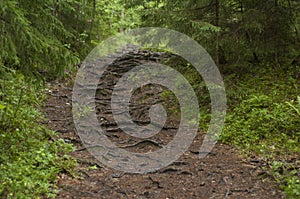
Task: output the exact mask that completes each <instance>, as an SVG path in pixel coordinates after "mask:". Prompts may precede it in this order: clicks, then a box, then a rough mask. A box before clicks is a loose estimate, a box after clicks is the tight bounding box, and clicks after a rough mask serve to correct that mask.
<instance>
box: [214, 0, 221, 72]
mask: <svg viewBox="0 0 300 199" xmlns="http://www.w3.org/2000/svg"><path fill="white" fill-rule="evenodd" d="M215 20H216V22H215V26H219V25H220V1H219V0H216V19H215ZM219 39H220V38H219V33H218V32H217V35H216V55H215V56H216V58H215V59H216V60H215V61H216V65H217V66H220V48H219V42H220V41H219Z"/></svg>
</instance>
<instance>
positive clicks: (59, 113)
mask: <svg viewBox="0 0 300 199" xmlns="http://www.w3.org/2000/svg"><path fill="white" fill-rule="evenodd" d="M125 65H126V64H125ZM112 69H113V67H112ZM113 74H115V73H113ZM111 79H114V77H113V76H110V75H109V74H107V76H106V77H105V78H103V79H101V80H100V83H101V81H102V82H109V81H110V80H111ZM72 84H73V83H72V81H71V82H70V81H52V82H49V83H48V91H47V101H46V104H45V107H44V112H45V114H46V118H47V121H48V124H47V126H48V127H49V128H50V129H52V130H54V131H56V132H57V134H58V136H59V137H60V138H62V139H64V140H65V142H68V143H72V144H73V145H74V146H75V147H76V150H75V151H74V152H72V153H71V154H70V155H71V156H72V157H74V158H75V159H76V160H77V162H78V168H77V169H78V176H77V177H73V176H71V175H69V174H67V173H62V174H61V175H60V176H59V181H58V184H57V186H58V189H59V192H58V195H57V198H108V199H112V198H116V199H118V198H129V199H133V198H136V199H144V198H150V199H152V198H153V199H167V198H168V199H171V198H173V199H181V198H186V199H190V198H197V199H202V198H203V199H213V198H214V199H219V198H220V199H221V198H239V199H240V198H243V199H247V198H260V199H264V198H265V199H270V198H272V199H279V198H284V195H283V193H282V192H281V191H279V189H278V187H277V185H276V183H275V182H274V181H272V179H270V177H268V175H267V173H266V171H265V167H266V163H265V162H264V161H263V160H262V159H260V158H259V157H257V156H254V155H253V156H250V157H244V156H242V155H241V154H240V153H239V151H237V150H236V149H234V148H233V147H232V146H229V145H225V144H222V143H218V144H216V146H215V147H214V149H213V151H212V152H210V153H209V154H208V155H207V156H206V157H205V158H202V159H200V158H199V152H198V150H199V147H200V145H201V142H202V139H203V136H204V133H203V132H198V134H197V136H196V139H195V140H194V142H193V143H192V145H191V146H190V147H189V149H188V150H187V151H186V152H185V153H184V154H183V155H182V156H181V157H180V158H179V159H178V160H176V161H175V162H173V163H172V164H171V165H169V166H167V167H165V168H162V169H160V170H158V171H156V172H153V173H148V174H132V173H124V172H121V171H117V170H114V169H111V168H109V167H108V166H105V165H103V164H102V163H100V162H99V161H97V160H96V159H95V158H94V157H93V156H92V155H91V154H90V153H89V152H88V151H87V149H86V148H85V147H84V145H83V144H82V141H81V140H80V138H79V136H78V135H77V133H76V130H75V126H74V123H73V117H72V89H73V86H72ZM106 85H107V84H106ZM101 89H102V91H103V90H105V88H101ZM149 91H150V93H151V92H153V93H154V92H158V91H155V89H154V90H153V89H151V88H146V89H144V90H140V92H139V93H138V94H137V97H135V98H133V99H132V100H133V101H138V100H139V99H140V98H142V96H144V95H145V94H149ZM103 93H104V94H103ZM110 94H111V93H107V92H106V93H105V92H97V93H96V98H97V99H98V100H100V101H101V99H104V98H105V97H104V96H103V95H106V96H108V95H110ZM97 95H98V96H97ZM151 96H152V97H153V96H154V95H151ZM105 99H106V100H105V101H106V102H107V103H108V101H107V98H105ZM143 100H144V102H145V101H146V102H145V103H146V104H147V103H149V105H151V104H153V103H154V102H155V100H153V98H152V99H151V97H150V98H149V99H146V100H145V98H143ZM101 104H102V105H101ZM106 105H107V104H105V103H104V101H101V103H99V106H103V107H102V108H101V107H100V109H102V110H103V109H105V106H106ZM106 110H107V109H106ZM139 111H141V110H137V111H136V112H135V111H133V117H135V116H136V120H139V121H141V120H143V121H146V120H147V119H149V118H147V117H145V116H143V115H145V113H147V109H144V112H143V114H139V113H138V112H139ZM141 115H142V116H141ZM98 116H99V122H100V123H101V125H102V126H103V128H105V129H106V135H107V136H108V137H109V139H110V140H111V141H113V142H114V143H116V144H117V145H118V146H120V147H122V148H123V149H126V150H128V151H135V152H147V151H153V150H156V149H158V148H159V147H161V146H163V145H165V144H167V143H168V142H169V141H170V140H171V139H172V138H173V137H174V134H176V128H164V129H163V130H162V131H161V132H160V133H159V134H157V135H155V136H154V137H153V138H151V140H147V141H146V142H143V141H141V140H138V139H134V138H130V137H128V135H125V133H123V132H122V131H120V130H119V129H118V128H116V124H115V123H114V122H113V121H112V116H111V112H110V111H106V112H103V113H98ZM137 117H140V118H137ZM175 120H176V118H172V119H170V120H169V121H167V126H168V125H169V126H170V125H174V123H175V124H176V121H175ZM108 124H109V125H108ZM175 126H176V125H175Z"/></svg>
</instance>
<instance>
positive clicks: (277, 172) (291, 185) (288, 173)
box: [269, 161, 300, 199]
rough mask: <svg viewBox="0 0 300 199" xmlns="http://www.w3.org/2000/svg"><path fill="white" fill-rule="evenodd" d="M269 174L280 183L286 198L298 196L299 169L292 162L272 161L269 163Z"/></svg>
mask: <svg viewBox="0 0 300 199" xmlns="http://www.w3.org/2000/svg"><path fill="white" fill-rule="evenodd" d="M270 168H271V169H270V171H269V174H270V175H271V176H273V177H274V179H275V180H276V181H277V182H278V183H279V184H281V188H282V189H283V190H284V191H285V193H286V196H287V198H289V199H297V198H299V197H300V179H299V169H298V171H297V169H296V168H295V166H294V165H293V164H286V163H284V162H281V161H273V162H271V164H270Z"/></svg>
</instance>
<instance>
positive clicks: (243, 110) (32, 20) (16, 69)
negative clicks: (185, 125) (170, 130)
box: [0, 0, 300, 198]
mask: <svg viewBox="0 0 300 199" xmlns="http://www.w3.org/2000/svg"><path fill="white" fill-rule="evenodd" d="M149 26H151V27H165V28H169V29H173V30H176V31H179V32H182V33H185V34H187V35H188V36H190V37H192V38H193V39H195V40H196V41H198V42H199V43H200V44H201V45H202V46H203V47H204V48H205V49H206V50H207V51H208V52H209V53H210V55H211V56H212V57H213V59H214V61H215V63H216V64H217V66H218V67H219V69H220V71H221V73H222V75H223V77H224V80H225V86H226V90H227V96H228V115H227V121H226V126H225V128H224V130H223V133H222V136H221V140H222V141H223V142H226V143H230V144H233V145H234V146H236V147H238V148H240V149H241V151H243V154H244V155H247V154H250V153H255V154H258V155H260V156H261V157H262V158H263V159H264V160H265V161H266V162H267V163H268V166H267V167H268V174H269V175H270V176H272V178H273V179H274V180H275V181H277V182H278V183H279V185H280V187H281V188H282V189H283V190H284V191H285V193H286V195H287V196H288V197H289V198H299V197H300V179H299V176H300V174H299V172H300V169H299V168H300V166H299V152H300V145H299V144H300V93H299V90H300V89H299V86H300V51H299V49H300V2H299V1H298V0H265V1H261V0H223V1H220V0H187V1H180V0H156V1H146V0H98V1H97V0H67V1H61V0H47V1H46V0H40V1H30V2H29V1H27V0H1V1H0V88H1V89H0V145H1V149H0V196H3V197H8V198H23V196H26V197H28V198H31V197H37V196H39V195H44V194H46V195H48V196H54V195H55V182H56V179H57V175H58V173H59V172H62V171H64V172H69V173H72V172H74V169H75V165H76V162H75V161H74V160H72V158H70V157H68V156H67V154H68V152H70V151H72V146H71V145H68V144H66V143H64V142H63V140H61V139H55V134H54V133H53V132H51V131H50V130H48V129H46V128H45V127H43V126H41V125H40V123H41V121H42V120H43V117H42V114H41V113H40V111H38V110H39V107H40V106H41V105H42V103H43V100H44V98H45V96H44V95H43V94H42V93H43V92H42V91H43V90H44V89H45V80H46V79H47V80H49V79H55V78H70V77H72V75H73V74H74V73H75V72H76V69H77V66H78V64H79V63H80V62H81V61H82V60H83V59H84V58H85V56H86V55H87V54H88V53H89V52H90V51H91V50H92V49H93V47H95V46H96V45H97V44H98V43H100V42H101V41H103V40H105V39H107V38H108V37H109V36H112V35H114V34H117V33H118V32H123V31H126V30H129V29H132V28H136V27H149ZM176 64H177V65H176V68H177V69H178V70H179V71H181V72H182V73H184V75H186V76H187V77H188V79H189V80H190V82H191V83H192V84H193V87H194V89H195V90H198V91H199V92H201V91H203V90H205V87H206V86H205V85H203V82H202V81H201V79H199V78H198V77H195V75H194V73H195V71H194V70H193V69H192V68H191V67H190V66H189V65H188V64H187V63H185V62H178V63H176ZM207 99H208V97H205V96H204V98H202V99H199V101H200V102H203V103H205V102H206V101H207ZM209 114H210V113H209V111H207V107H203V110H202V115H203V119H202V120H203V121H202V123H201V127H202V128H205V122H207V120H209Z"/></svg>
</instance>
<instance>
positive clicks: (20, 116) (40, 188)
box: [0, 66, 75, 198]
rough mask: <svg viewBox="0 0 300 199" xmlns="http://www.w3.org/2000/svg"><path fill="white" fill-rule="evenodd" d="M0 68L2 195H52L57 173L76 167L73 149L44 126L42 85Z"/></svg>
mask: <svg viewBox="0 0 300 199" xmlns="http://www.w3.org/2000/svg"><path fill="white" fill-rule="evenodd" d="M0 69H1V70H0V73H1V74H0V77H1V79H0V146H1V147H0V197H1V198H3V197H6V198H39V197H40V196H42V195H44V196H47V197H53V196H55V193H56V190H55V185H54V184H55V182H56V180H57V176H58V173H59V172H62V171H65V172H71V171H72V170H73V168H74V166H75V162H74V160H72V159H71V158H69V157H68V156H67V155H66V154H67V153H68V152H70V151H71V150H73V148H72V146H71V145H68V144H66V143H64V142H63V140H60V139H54V138H55V134H54V133H53V132H52V131H50V130H48V129H47V128H46V127H44V126H43V125H41V121H42V118H43V116H42V114H41V112H40V111H39V110H38V108H39V107H40V105H41V104H42V102H43V99H44V96H43V94H41V93H43V92H42V89H43V84H42V83H41V82H39V81H35V82H34V81H33V80H30V79H25V77H24V75H22V74H19V73H17V72H15V71H12V70H9V69H5V68H4V67H3V66H0Z"/></svg>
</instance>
